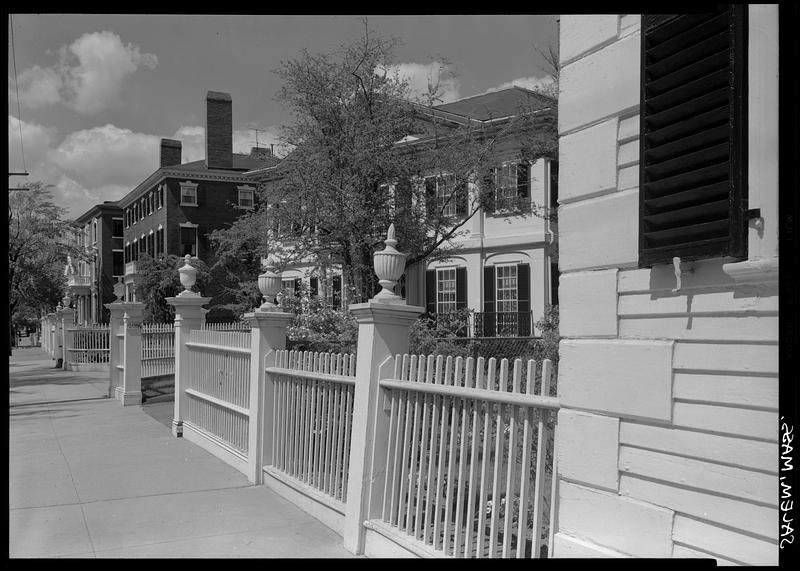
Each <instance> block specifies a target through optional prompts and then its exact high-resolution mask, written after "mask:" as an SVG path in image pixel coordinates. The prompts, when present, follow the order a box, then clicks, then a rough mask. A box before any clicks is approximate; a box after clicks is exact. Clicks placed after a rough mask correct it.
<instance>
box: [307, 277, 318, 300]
mask: <svg viewBox="0 0 800 571" xmlns="http://www.w3.org/2000/svg"><path fill="white" fill-rule="evenodd" d="M308 283H309V289H310V290H311V296H312V297H315V296H316V295H317V294H318V292H319V279H318V278H310V279H309V280H308Z"/></svg>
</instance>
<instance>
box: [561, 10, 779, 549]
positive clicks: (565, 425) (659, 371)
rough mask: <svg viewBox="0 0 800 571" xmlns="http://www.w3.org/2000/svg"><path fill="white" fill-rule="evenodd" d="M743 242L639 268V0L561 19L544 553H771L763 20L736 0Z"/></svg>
mask: <svg viewBox="0 0 800 571" xmlns="http://www.w3.org/2000/svg"><path fill="white" fill-rule="evenodd" d="M748 9H749V37H748V58H749V68H748V75H749V100H748V117H749V125H748V128H749V164H748V172H749V177H750V180H749V192H750V197H749V198H750V208H761V215H762V220H760V221H753V222H751V228H750V233H749V259H748V260H746V261H743V262H737V263H726V262H727V260H723V259H711V260H703V261H698V262H694V263H690V264H685V272H684V273H683V276H682V288H681V290H680V291H678V292H673V291H672V290H673V288H675V286H676V282H675V275H674V271H673V268H672V266H671V265H667V264H661V265H656V266H654V267H652V268H641V269H639V268H638V212H639V211H638V204H639V202H638V200H639V194H638V193H639V188H638V181H639V164H638V162H639V141H638V137H639V116H638V113H639V81H640V77H639V76H640V67H639V65H640V60H639V50H640V41H641V37H640V27H641V18H640V17H639V16H638V15H631V14H622V15H618V16H611V15H602V16H593V17H587V16H572V15H570V16H563V17H562V18H561V20H560V21H561V26H560V39H561V65H562V69H561V93H560V103H559V135H560V141H559V163H560V164H559V166H560V185H559V187H560V193H559V194H560V201H559V202H560V207H559V230H560V237H559V240H560V260H559V263H560V270H561V272H562V274H561V282H560V284H561V289H560V302H561V303H560V309H561V335H562V342H561V347H560V353H561V355H560V365H559V379H558V389H559V396H560V398H561V402H562V406H563V407H564V408H563V409H562V411H561V412H560V414H559V444H558V458H559V463H560V479H561V482H560V488H559V490H560V492H559V517H558V525H559V528H558V530H557V534H556V536H555V545H554V555H555V556H556V557H625V556H634V557H636V556H647V557H714V558H716V559H717V561H718V562H719V563H720V564H725V565H731V564H760V565H773V564H777V558H778V547H777V542H776V536H777V533H778V529H777V522H778V512H777V497H778V495H777V485H778V478H777V474H778V465H777V459H778V443H777V439H778V435H777V425H778V369H777V363H778V293H777V268H778V245H777V223H776V222H777V218H776V216H777V209H776V205H777V191H778V189H777V157H778V147H777V145H778V139H777V132H778V106H777V93H778V86H777V73H778V69H777V65H778V59H777V37H778V10H777V7H776V6H774V5H752V6H750V7H749V8H748Z"/></svg>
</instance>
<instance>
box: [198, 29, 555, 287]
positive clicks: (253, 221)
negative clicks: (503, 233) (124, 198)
mask: <svg viewBox="0 0 800 571" xmlns="http://www.w3.org/2000/svg"><path fill="white" fill-rule="evenodd" d="M397 43H398V42H397V40H394V39H383V38H381V37H378V36H375V35H373V34H372V33H370V30H369V29H368V28H366V29H365V33H364V36H363V37H362V38H361V39H360V40H357V41H355V42H352V43H349V44H345V45H343V46H342V47H341V48H339V49H338V50H336V51H334V52H333V53H330V54H310V53H308V52H306V51H304V52H302V54H301V56H300V57H298V58H297V59H293V60H289V61H286V62H282V64H281V66H280V67H279V68H278V69H277V70H276V73H277V74H278V75H279V76H280V78H281V79H282V80H283V87H282V89H281V91H280V93H279V95H278V99H279V100H280V101H281V102H282V103H283V104H284V105H285V106H286V107H287V108H288V109H289V110H290V111H291V113H292V115H293V123H292V124H291V125H290V126H288V127H285V128H284V131H283V135H282V136H283V139H284V141H285V143H286V145H287V146H289V147H290V148H291V149H292V151H291V152H290V153H289V154H288V155H287V156H286V158H285V159H284V160H283V161H282V162H281V163H280V165H279V166H278V171H279V173H280V180H278V181H276V182H274V183H271V184H270V185H268V187H266V188H262V189H260V191H259V200H258V206H257V209H256V210H255V211H254V212H252V213H250V214H248V215H246V216H244V217H243V218H241V219H240V220H238V221H236V222H235V223H234V224H233V225H232V226H231V227H230V228H229V229H226V230H222V231H218V232H215V233H214V234H213V235H212V241H213V242H214V243H215V245H216V247H217V255H218V256H219V257H220V259H222V260H231V259H232V257H239V258H241V257H243V256H244V257H251V256H252V257H255V256H256V255H258V256H259V257H264V256H266V255H270V256H271V257H272V258H273V260H275V262H276V264H277V266H278V269H282V268H283V267H287V266H294V265H297V264H298V263H302V262H306V263H308V262H310V263H312V264H316V263H319V262H320V261H321V260H323V259H326V258H328V257H330V258H332V259H333V260H335V262H337V263H339V264H341V266H342V268H343V272H344V274H345V282H346V283H347V284H349V286H350V292H349V293H350V294H351V295H350V301H356V302H357V301H363V300H365V299H368V298H369V297H371V296H372V294H373V293H374V291H375V289H376V286H377V283H376V278H375V276H374V273H373V271H372V254H373V252H374V251H375V249H376V248H377V247H380V246H382V242H383V240H384V239H385V237H386V230H387V228H388V227H389V225H390V224H391V223H394V224H395V228H396V232H397V238H398V241H399V244H398V248H399V249H400V250H401V251H403V252H406V253H408V254H409V256H408V258H407V266H410V265H412V264H415V263H417V262H421V261H423V260H425V259H429V258H433V257H439V258H446V257H448V255H451V254H452V252H453V250H454V249H455V246H454V245H453V244H454V243H453V239H454V238H456V237H457V236H459V235H460V234H461V233H463V232H464V231H465V228H466V226H465V225H466V224H467V223H468V222H469V220H470V219H471V218H472V216H474V215H475V214H476V213H477V212H478V211H479V209H480V207H481V206H484V205H485V204H486V202H487V201H488V200H490V199H491V197H493V196H494V190H495V189H494V187H493V184H480V185H479V186H478V187H477V188H478V192H474V191H473V192H468V190H467V189H468V185H469V184H471V183H477V182H482V181H483V179H484V178H485V173H486V172H487V170H488V169H489V168H490V167H491V166H495V165H496V164H497V163H498V161H499V159H500V157H501V156H502V153H503V152H504V149H505V148H506V147H504V145H503V141H505V140H507V139H508V138H509V137H517V138H519V139H520V140H522V141H524V144H523V145H522V147H524V153H525V155H526V157H524V160H531V159H533V158H538V157H540V156H547V155H549V156H554V155H555V141H556V121H555V117H554V115H553V114H533V113H530V112H529V111H532V110H533V109H527V110H526V109H520V110H519V113H518V114H517V115H518V117H519V120H506V121H498V122H494V123H491V124H489V123H487V122H476V121H470V120H467V119H463V118H462V119H458V118H454V116H452V115H450V116H447V115H445V114H443V113H441V112H437V111H436V110H435V109H434V104H435V103H436V101H437V98H438V95H439V89H438V86H437V85H436V84H431V85H430V87H429V92H428V94H427V96H425V97H424V98H422V99H419V98H417V99H415V98H413V97H412V96H411V93H410V89H409V85H408V81H407V80H405V79H403V78H402V77H400V76H399V75H398V74H397V73H391V72H389V71H388V70H391V69H393V68H392V64H393V59H392V58H393V55H392V54H393V49H394V48H395V46H396V45H397ZM431 174H439V175H441V176H440V178H439V179H438V182H437V183H436V184H437V185H439V188H440V189H444V192H439V193H438V195H437V192H436V191H434V192H431V186H430V185H429V184H427V183H426V182H425V177H426V176H428V175H431ZM529 214H532V215H543V213H542V212H537V211H536V209H534V211H533V212H531V213H529Z"/></svg>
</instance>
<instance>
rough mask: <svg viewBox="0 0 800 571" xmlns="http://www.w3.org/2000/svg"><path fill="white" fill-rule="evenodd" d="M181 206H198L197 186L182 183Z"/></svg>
mask: <svg viewBox="0 0 800 571" xmlns="http://www.w3.org/2000/svg"><path fill="white" fill-rule="evenodd" d="M181 206H197V185H196V184H192V183H183V182H182V183H181Z"/></svg>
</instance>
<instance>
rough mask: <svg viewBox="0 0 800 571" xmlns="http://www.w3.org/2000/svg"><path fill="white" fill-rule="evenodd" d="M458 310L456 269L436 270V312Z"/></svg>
mask: <svg viewBox="0 0 800 571" xmlns="http://www.w3.org/2000/svg"><path fill="white" fill-rule="evenodd" d="M455 310H456V269H455V268H446V269H442V270H437V271H436V313H450V312H451V311H455Z"/></svg>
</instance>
